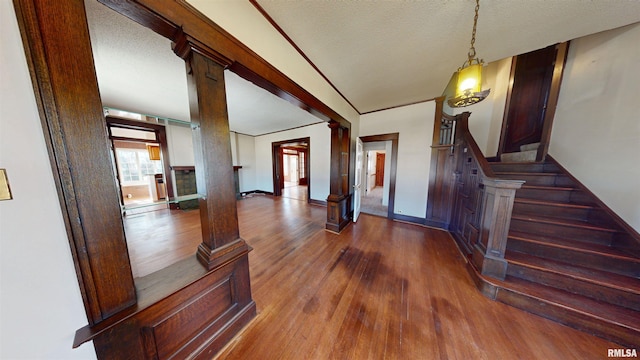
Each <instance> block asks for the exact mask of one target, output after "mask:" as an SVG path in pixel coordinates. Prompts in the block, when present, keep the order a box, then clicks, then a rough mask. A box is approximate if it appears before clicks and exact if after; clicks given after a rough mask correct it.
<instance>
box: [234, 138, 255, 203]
mask: <svg viewBox="0 0 640 360" xmlns="http://www.w3.org/2000/svg"><path fill="white" fill-rule="evenodd" d="M236 146H237V150H236V158H235V159H234V165H240V166H242V169H240V170H238V171H239V172H238V174H239V178H240V191H241V192H243V191H252V190H257V187H256V186H257V185H256V142H255V139H254V137H253V136H249V135H243V134H236Z"/></svg>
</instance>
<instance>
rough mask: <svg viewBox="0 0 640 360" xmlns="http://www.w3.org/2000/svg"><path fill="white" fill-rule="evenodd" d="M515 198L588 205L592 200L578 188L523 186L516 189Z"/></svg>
mask: <svg viewBox="0 0 640 360" xmlns="http://www.w3.org/2000/svg"><path fill="white" fill-rule="evenodd" d="M516 198H521V199H535V200H546V201H557V202H566V203H568V202H573V203H576V204H583V205H589V204H592V203H593V201H592V200H591V199H589V197H587V196H585V194H584V193H582V192H581V191H580V190H559V189H536V188H533V189H532V188H527V187H523V188H521V189H518V190H516Z"/></svg>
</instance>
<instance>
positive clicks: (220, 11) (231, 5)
mask: <svg viewBox="0 0 640 360" xmlns="http://www.w3.org/2000/svg"><path fill="white" fill-rule="evenodd" d="M188 2H189V3H191V4H193V5H194V6H195V7H197V8H198V9H199V10H200V11H202V12H203V13H204V14H205V15H207V17H209V18H210V19H211V20H213V21H214V22H215V23H216V24H218V25H220V26H221V27H223V28H224V29H225V30H226V31H228V32H229V33H230V34H231V35H233V36H234V37H236V38H237V39H238V40H240V41H241V42H242V43H243V44H245V45H247V46H248V47H249V48H251V50H253V51H255V52H256V53H257V54H258V55H260V56H261V57H262V58H264V59H265V60H266V61H267V62H269V63H270V64H271V65H273V66H274V67H276V68H277V69H278V70H280V71H281V72H282V73H284V74H285V75H287V76H288V77H289V78H291V79H292V80H293V81H295V82H296V83H297V84H299V85H300V86H301V87H302V88H304V89H306V90H307V91H309V92H310V93H311V94H313V95H314V96H315V97H317V98H318V99H319V100H321V101H322V102H323V103H325V104H326V105H328V106H329V107H330V108H332V109H333V110H334V111H336V112H337V113H339V114H340V115H342V116H343V117H344V118H345V119H347V120H349V121H350V122H351V124H352V126H354V127H356V128H357V127H358V119H359V115H358V113H357V112H356V111H355V110H354V109H353V108H352V107H351V105H349V103H347V101H346V100H344V99H343V98H342V96H340V94H339V93H338V92H337V91H336V90H335V89H333V88H332V87H331V85H329V83H327V82H326V81H325V80H324V78H323V77H322V76H321V75H320V74H319V73H318V72H317V71H316V70H315V69H313V67H312V66H311V65H310V64H309V63H308V62H307V61H306V60H305V59H304V58H303V57H302V56H301V55H300V54H299V53H298V52H297V50H296V49H295V48H294V47H293V46H291V44H289V42H288V41H287V40H286V39H285V38H283V37H282V35H280V33H279V32H278V31H277V30H276V29H275V28H274V27H273V26H272V25H271V24H270V23H269V22H268V21H267V20H266V19H265V18H264V16H263V15H262V14H261V13H260V12H259V11H258V10H257V9H256V8H255V7H254V6H253V5H251V3H250V2H249V1H210V0H188ZM352 138H353V136H352Z"/></svg>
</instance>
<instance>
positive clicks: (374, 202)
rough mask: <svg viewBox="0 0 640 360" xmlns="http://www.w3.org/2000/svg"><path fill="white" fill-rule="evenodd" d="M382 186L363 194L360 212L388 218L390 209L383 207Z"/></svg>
mask: <svg viewBox="0 0 640 360" xmlns="http://www.w3.org/2000/svg"><path fill="white" fill-rule="evenodd" d="M382 195H383V188H382V186H376V187H374V188H373V189H371V190H369V191H367V192H366V194H363V195H362V197H361V198H360V212H363V213H366V214H370V215H377V216H382V217H387V215H388V214H389V207H388V206H385V205H382Z"/></svg>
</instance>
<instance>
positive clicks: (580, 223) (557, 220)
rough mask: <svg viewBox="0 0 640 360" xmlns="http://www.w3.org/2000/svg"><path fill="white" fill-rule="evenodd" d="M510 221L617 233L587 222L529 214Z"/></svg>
mask: <svg viewBox="0 0 640 360" xmlns="http://www.w3.org/2000/svg"><path fill="white" fill-rule="evenodd" d="M511 219H512V220H513V219H517V220H523V221H534V222H539V223H545V224H555V225H563V226H571V227H578V228H583V229H590V230H595V231H604V232H609V233H615V232H618V230H617V229H612V228H610V227H605V226H602V225H595V224H592V223H589V222H587V221H582V220H574V219H565V218H557V217H547V216H539V215H529V214H513V215H512V216H511Z"/></svg>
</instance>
